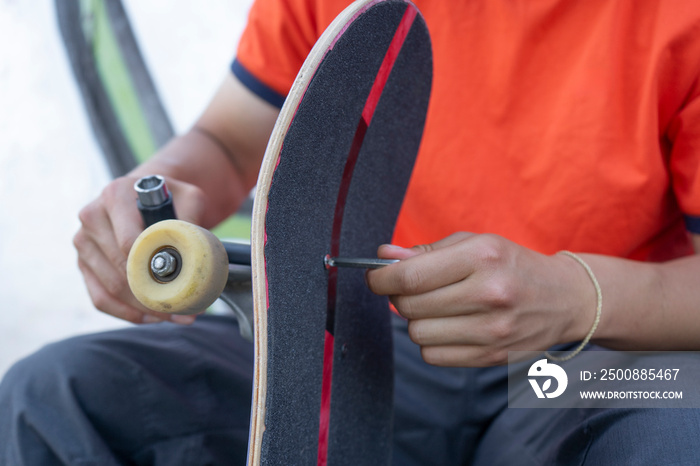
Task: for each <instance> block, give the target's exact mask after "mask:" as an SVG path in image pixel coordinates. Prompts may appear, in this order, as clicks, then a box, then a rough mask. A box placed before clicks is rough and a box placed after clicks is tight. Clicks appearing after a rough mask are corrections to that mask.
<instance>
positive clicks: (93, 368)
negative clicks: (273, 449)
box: [0, 316, 700, 466]
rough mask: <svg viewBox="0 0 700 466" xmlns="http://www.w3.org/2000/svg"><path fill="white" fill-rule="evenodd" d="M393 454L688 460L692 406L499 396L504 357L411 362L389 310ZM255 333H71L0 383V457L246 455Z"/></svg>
mask: <svg viewBox="0 0 700 466" xmlns="http://www.w3.org/2000/svg"><path fill="white" fill-rule="evenodd" d="M393 323H394V346H395V358H396V394H395V421H394V425H395V429H394V430H395V432H394V454H393V457H394V464H396V465H402V466H404V465H405V466H410V465H442V464H452V465H459V464H475V465H542V464H547V465H549V464H562V465H577V464H590V465H604V464H611V465H613V464H614V465H619V464H630V465H632V464H634V465H639V464H654V465H657V464H678V465H681V464H683V465H686V464H687V465H690V464H700V447H698V446H697V439H698V438H699V434H700V412H699V411H698V410H691V409H683V410H673V409H648V410H641V409H637V410H601V409H591V410H575V409H565V410H555V409H546V410H544V409H543V410H530V409H507V408H506V404H507V396H506V390H507V388H506V370H505V368H502V367H501V368H489V369H450V368H437V367H432V366H429V365H427V364H425V363H423V362H422V360H421V359H420V353H419V350H418V348H417V347H416V346H415V345H413V344H412V343H411V342H410V340H409V339H408V336H407V333H406V325H405V323H404V322H403V321H402V320H401V319H399V318H398V317H397V318H394V321H393ZM252 361H253V347H252V345H251V344H250V343H247V342H245V341H244V340H242V339H241V338H240V337H238V329H237V328H236V322H235V320H233V319H231V318H228V317H216V316H202V317H200V318H198V320H197V322H196V323H195V324H194V325H192V326H190V327H180V326H176V325H172V324H158V325H149V326H141V327H133V328H129V329H125V330H117V331H112V332H106V333H101V334H95V335H89V336H83V337H77V338H72V339H69V340H66V341H63V342H60V343H56V344H52V345H49V346H47V347H45V348H44V349H42V350H41V351H39V352H37V353H36V354H34V355H32V356H30V357H28V358H26V359H24V360H22V361H20V362H19V363H17V364H16V365H15V366H14V367H13V368H12V369H11V370H10V371H9V372H8V373H7V375H6V376H5V378H4V379H3V381H2V384H0V464H2V465H7V466H22V465H40V466H45V465H53V464H66V465H80V466H83V465H100V466H105V465H117V464H129V465H131V464H136V465H141V464H158V465H168V466H172V465H196V466H200V465H210V464H216V465H231V464H244V463H245V454H246V448H247V437H248V418H249V413H250V397H251V380H252V375H253V367H252V366H253V363H252Z"/></svg>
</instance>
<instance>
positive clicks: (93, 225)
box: [74, 203, 128, 273]
mask: <svg viewBox="0 0 700 466" xmlns="http://www.w3.org/2000/svg"><path fill="white" fill-rule="evenodd" d="M80 221H81V222H82V224H83V227H82V228H81V230H80V231H79V232H78V233H77V234H76V236H75V238H74V244H75V247H76V248H77V249H78V252H79V254H81V255H82V254H86V252H85V251H82V250H81V249H82V248H86V247H87V245H88V244H90V243H93V244H95V245H97V247H98V248H99V250H100V251H101V254H102V255H103V256H104V257H106V258H107V260H108V261H109V262H110V263H111V264H112V266H113V267H114V268H116V269H117V270H121V271H123V272H124V273H126V260H127V254H128V251H127V252H126V253H125V252H124V251H123V250H122V248H121V247H120V245H119V243H118V241H117V238H116V236H115V232H114V230H113V226H112V222H111V220H110V217H109V214H108V213H107V211H106V210H105V209H104V207H103V206H102V205H101V204H99V203H93V204H91V205H89V206H88V207H86V208H85V209H83V210H82V211H81V212H80Z"/></svg>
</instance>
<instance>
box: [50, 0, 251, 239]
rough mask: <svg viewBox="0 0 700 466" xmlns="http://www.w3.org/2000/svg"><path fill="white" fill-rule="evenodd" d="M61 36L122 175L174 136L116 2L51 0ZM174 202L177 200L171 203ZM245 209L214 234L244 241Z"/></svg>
mask: <svg viewBox="0 0 700 466" xmlns="http://www.w3.org/2000/svg"><path fill="white" fill-rule="evenodd" d="M55 4H56V13H57V16H58V20H59V26H60V29H61V34H62V36H63V40H64V43H65V45H66V49H67V51H68V55H69V58H70V60H71V65H72V68H73V72H74V75H75V77H76V81H77V82H78V85H79V87H80V90H81V94H82V96H83V103H84V104H85V107H86V110H87V113H88V114H89V116H90V122H91V125H92V128H93V130H94V133H95V137H96V139H97V140H98V142H99V144H100V147H101V148H102V152H103V154H104V156H105V159H106V160H107V163H108V165H109V167H110V170H111V172H112V175H113V176H115V177H117V176H121V175H123V174H125V173H127V172H128V171H129V170H131V169H132V168H133V167H135V166H136V165H137V164H139V163H142V162H144V161H146V160H148V158H149V157H151V155H152V154H153V153H154V152H155V151H156V150H157V149H158V148H159V147H161V146H162V145H163V144H165V143H166V142H167V141H168V140H169V139H171V138H172V137H173V135H174V131H173V129H172V126H171V123H170V120H169V118H168V116H167V114H166V112H165V109H164V107H163V105H162V103H161V100H160V97H159V95H158V92H157V89H156V87H155V85H154V83H153V81H152V79H151V77H150V74H149V72H148V68H147V67H146V64H145V61H144V60H143V57H142V56H141V52H140V49H139V47H138V43H137V42H136V38H135V36H134V34H133V31H132V30H131V26H130V23H129V19H128V17H127V15H126V12H125V10H124V7H123V5H122V3H121V0H80V1H79V2H76V1H75V0H55ZM176 202H177V201H176ZM250 225H251V221H250V211H249V209H246V210H245V211H243V212H239V213H238V214H236V215H235V216H233V217H231V218H229V219H228V220H226V221H225V222H223V223H222V224H221V225H219V226H218V227H217V228H215V229H214V233H215V234H216V235H217V236H219V237H220V238H231V239H244V240H249V239H250Z"/></svg>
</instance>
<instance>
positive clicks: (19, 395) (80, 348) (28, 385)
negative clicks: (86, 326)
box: [0, 336, 109, 409]
mask: <svg viewBox="0 0 700 466" xmlns="http://www.w3.org/2000/svg"><path fill="white" fill-rule="evenodd" d="M105 359H106V352H105V351H103V350H102V349H101V348H100V344H99V342H98V341H95V339H94V338H91V337H87V336H86V337H76V338H71V339H68V340H64V341H61V342H58V343H53V344H50V345H47V346H45V347H44V348H42V349H40V350H39V351H37V352H35V353H34V354H32V355H30V356H28V357H26V358H24V359H22V360H20V361H18V362H17V363H15V364H14V365H13V366H12V367H11V368H10V369H9V370H8V372H7V373H6V374H5V376H4V377H3V379H2V382H1V383H0V406H2V405H3V404H5V403H8V402H11V403H12V404H13V408H14V409H17V408H19V407H21V406H23V405H24V404H26V403H29V402H32V401H34V402H37V401H40V402H41V403H42V404H45V403H46V401H47V400H48V399H50V398H53V397H55V396H56V395H58V394H61V393H63V394H65V393H67V392H71V391H73V389H75V388H76V387H80V386H81V385H83V383H84V382H85V381H87V380H89V379H90V378H92V376H94V374H96V373H97V371H104V370H105V369H106V368H109V364H106V363H105Z"/></svg>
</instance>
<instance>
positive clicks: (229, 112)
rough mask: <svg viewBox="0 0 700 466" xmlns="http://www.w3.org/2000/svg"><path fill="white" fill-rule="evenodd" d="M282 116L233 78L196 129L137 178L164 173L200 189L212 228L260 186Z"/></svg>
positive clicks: (165, 149) (165, 150)
mask: <svg viewBox="0 0 700 466" xmlns="http://www.w3.org/2000/svg"><path fill="white" fill-rule="evenodd" d="M278 113H279V109H277V108H275V107H273V106H271V105H270V104H268V103H267V102H265V101H263V100H262V99H260V98H259V97H257V96H256V95H254V94H253V93H251V92H250V91H249V90H248V88H246V87H245V86H243V85H242V84H241V83H240V82H239V81H238V80H237V79H235V78H234V77H233V76H231V75H227V76H226V78H225V79H224V81H223V82H222V84H221V86H220V87H219V90H218V91H217V93H216V95H215V96H214V98H213V99H212V101H211V102H210V103H209V105H208V107H207V108H206V110H205V111H204V113H203V114H202V116H201V117H200V118H199V120H198V121H197V122H196V123H195V125H194V126H193V128H192V129H190V131H188V132H187V133H185V134H184V135H182V136H179V137H177V138H175V139H173V140H172V141H171V142H170V143H169V144H168V145H166V146H165V147H163V148H162V149H161V150H160V151H159V152H158V153H157V154H156V155H155V156H154V157H153V158H152V159H150V160H149V161H148V162H146V163H145V164H143V165H142V166H140V167H138V168H136V169H135V170H134V171H133V172H132V175H136V176H143V175H149V174H154V173H156V174H162V175H165V176H169V177H172V178H175V179H178V180H180V181H184V182H187V183H190V184H192V185H195V186H197V187H198V188H199V189H201V190H202V192H203V193H204V197H205V205H204V218H203V219H202V220H201V223H202V225H203V226H205V227H207V228H211V227H213V226H214V225H216V224H217V223H219V222H220V221H222V220H223V219H225V218H226V217H228V216H229V215H230V214H231V213H232V212H233V211H235V210H236V209H237V208H238V207H239V206H240V204H241V202H243V200H244V199H245V197H246V196H247V194H248V192H249V191H250V189H251V188H252V187H253V186H254V185H255V182H256V181H257V176H258V171H259V170H260V164H261V162H262V157H263V154H264V151H265V147H266V145H267V141H268V139H269V137H270V133H271V132H272V128H273V126H274V124H275V120H276V118H277V115H278ZM175 202H176V204H177V199H176V200H175Z"/></svg>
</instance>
